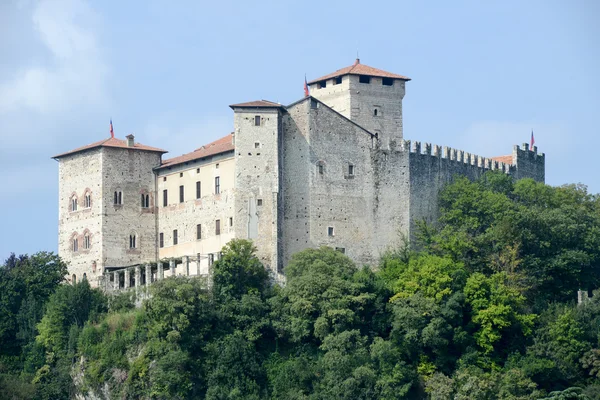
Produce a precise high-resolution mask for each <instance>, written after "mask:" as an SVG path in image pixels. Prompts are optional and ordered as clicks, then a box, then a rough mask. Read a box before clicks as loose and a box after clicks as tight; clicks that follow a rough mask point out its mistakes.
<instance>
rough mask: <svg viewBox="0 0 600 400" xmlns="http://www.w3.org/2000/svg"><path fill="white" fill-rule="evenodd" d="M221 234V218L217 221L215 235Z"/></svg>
mask: <svg viewBox="0 0 600 400" xmlns="http://www.w3.org/2000/svg"><path fill="white" fill-rule="evenodd" d="M220 234H221V220H220V219H218V220H216V221H215V235H220Z"/></svg>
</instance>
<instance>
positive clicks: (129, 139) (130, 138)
mask: <svg viewBox="0 0 600 400" xmlns="http://www.w3.org/2000/svg"><path fill="white" fill-rule="evenodd" d="M125 137H126V138H127V147H133V146H134V144H135V142H134V140H133V139H134V136H133V134H131V133H130V134H129V135H127V136H125Z"/></svg>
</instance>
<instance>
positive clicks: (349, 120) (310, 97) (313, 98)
mask: <svg viewBox="0 0 600 400" xmlns="http://www.w3.org/2000/svg"><path fill="white" fill-rule="evenodd" d="M308 99H311V100H315V101H316V102H318V103H320V104H322V105H324V106H325V107H327V109H329V110H331V111H333V112H334V113H335V114H337V115H339V116H340V117H342V118H343V119H345V120H346V121H348V122H350V123H351V124H352V125H354V126H356V127H357V128H360V129H362V130H363V131H365V132H366V133H368V134H369V135H371V137H376V138H378V136H377V134H376V133H373V132H371V131H369V130H368V129H366V128H364V127H362V126H361V125H359V124H357V123H356V122H354V121H352V120H351V119H350V118H348V117H346V116H345V115H342V114H340V113H339V112H338V111H336V110H334V109H333V108H331V107H329V106H328V105H327V104H325V103H323V102H322V101H321V100H319V99H317V98H315V97H313V96H306V97H304V98H302V99H300V100H297V101H295V102H293V103H292V104H289V105H287V106H286V109H287V108H289V107H293V106H295V105H297V104H300V103H302V102H303V101H305V100H308Z"/></svg>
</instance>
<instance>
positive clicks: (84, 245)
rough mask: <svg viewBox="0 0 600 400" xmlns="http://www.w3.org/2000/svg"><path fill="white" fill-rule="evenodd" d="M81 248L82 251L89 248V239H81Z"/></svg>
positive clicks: (85, 237) (86, 237) (87, 237)
mask: <svg viewBox="0 0 600 400" xmlns="http://www.w3.org/2000/svg"><path fill="white" fill-rule="evenodd" d="M83 248H84V249H89V248H90V237H89V236H87V235H86V236H84V237H83Z"/></svg>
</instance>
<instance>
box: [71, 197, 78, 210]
mask: <svg viewBox="0 0 600 400" xmlns="http://www.w3.org/2000/svg"><path fill="white" fill-rule="evenodd" d="M71 211H77V196H76V195H73V196H71Z"/></svg>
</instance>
